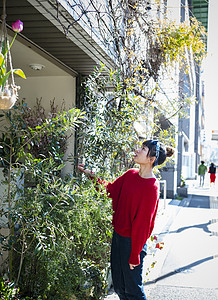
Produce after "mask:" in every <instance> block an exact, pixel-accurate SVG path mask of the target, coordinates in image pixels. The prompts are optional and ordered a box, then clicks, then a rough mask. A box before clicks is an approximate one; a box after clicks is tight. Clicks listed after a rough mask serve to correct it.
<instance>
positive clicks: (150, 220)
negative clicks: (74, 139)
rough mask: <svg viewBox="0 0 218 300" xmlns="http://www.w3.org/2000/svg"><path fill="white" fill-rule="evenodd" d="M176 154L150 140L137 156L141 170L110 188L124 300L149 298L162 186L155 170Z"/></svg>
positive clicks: (115, 261)
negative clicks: (145, 279)
mask: <svg viewBox="0 0 218 300" xmlns="http://www.w3.org/2000/svg"><path fill="white" fill-rule="evenodd" d="M173 153H174V150H173V148H171V147H165V146H164V145H163V144H162V143H160V142H159V141H156V140H147V141H145V142H143V144H142V147H141V149H139V150H136V152H135V156H134V161H135V163H137V164H139V165H140V169H135V168H133V169H130V170H128V171H127V172H125V173H124V174H123V175H122V176H120V177H118V178H117V179H116V180H115V181H114V182H113V183H108V184H107V185H106V189H107V194H108V196H109V197H110V198H112V207H113V211H114V213H113V219H112V224H113V227H114V233H113V238H112V245H111V270H112V281H113V286H114V290H115V292H116V293H117V294H118V296H119V298H120V299H121V300H144V299H146V296H145V293H144V290H143V283H142V270H143V259H144V257H145V255H146V252H147V245H146V241H147V239H148V238H149V237H150V235H151V233H152V230H153V227H154V221H155V217H156V214H157V208H158V202H159V184H158V181H157V179H156V178H155V176H154V173H153V167H155V166H157V165H160V164H162V163H163V162H164V161H165V160H166V158H167V157H170V156H172V155H173ZM78 168H79V170H80V171H81V172H83V173H85V174H86V175H87V176H90V177H93V176H94V175H93V173H91V171H90V170H88V169H84V165H82V164H80V165H79V166H78Z"/></svg>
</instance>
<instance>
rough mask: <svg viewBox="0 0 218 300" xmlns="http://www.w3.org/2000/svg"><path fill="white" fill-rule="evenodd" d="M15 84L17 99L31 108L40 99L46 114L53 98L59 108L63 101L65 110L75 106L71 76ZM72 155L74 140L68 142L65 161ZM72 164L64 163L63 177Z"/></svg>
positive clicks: (34, 78) (42, 78) (32, 78)
mask: <svg viewBox="0 0 218 300" xmlns="http://www.w3.org/2000/svg"><path fill="white" fill-rule="evenodd" d="M16 84H17V85H20V86H21V89H20V91H19V99H23V98H25V99H26V103H27V104H28V106H30V107H33V106H34V105H35V103H36V98H39V99H40V98H42V102H41V103H42V106H43V107H44V108H45V110H46V112H48V111H49V110H50V101H52V100H53V99H54V98H55V103H56V104H57V105H58V106H59V107H60V108H61V104H62V102H63V100H64V102H65V107H66V109H70V108H72V107H74V106H75V99H76V78H75V77H72V76H46V77H39V76H37V77H27V79H26V80H24V79H21V78H16ZM73 153H74V138H73V137H72V138H71V139H69V140H68V149H67V152H66V154H65V159H67V157H68V156H69V155H71V154H73ZM72 170H73V164H72V162H71V163H70V162H67V161H66V166H65V168H64V170H63V175H66V174H69V173H71V172H72Z"/></svg>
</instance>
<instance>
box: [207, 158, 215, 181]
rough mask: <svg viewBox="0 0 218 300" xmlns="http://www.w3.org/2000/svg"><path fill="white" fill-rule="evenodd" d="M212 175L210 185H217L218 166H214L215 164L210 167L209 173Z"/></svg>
mask: <svg viewBox="0 0 218 300" xmlns="http://www.w3.org/2000/svg"><path fill="white" fill-rule="evenodd" d="M208 173H210V185H212V184H213V185H215V180H216V166H215V165H214V163H211V164H210V167H209V172H208Z"/></svg>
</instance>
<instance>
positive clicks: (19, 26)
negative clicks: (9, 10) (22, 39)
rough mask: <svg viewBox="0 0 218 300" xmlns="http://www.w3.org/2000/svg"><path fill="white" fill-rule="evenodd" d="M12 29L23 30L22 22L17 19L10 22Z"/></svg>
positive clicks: (15, 30)
mask: <svg viewBox="0 0 218 300" xmlns="http://www.w3.org/2000/svg"><path fill="white" fill-rule="evenodd" d="M12 29H13V31H14V32H21V31H22V30H23V22H21V21H20V20H17V21H16V22H15V23H13V24H12Z"/></svg>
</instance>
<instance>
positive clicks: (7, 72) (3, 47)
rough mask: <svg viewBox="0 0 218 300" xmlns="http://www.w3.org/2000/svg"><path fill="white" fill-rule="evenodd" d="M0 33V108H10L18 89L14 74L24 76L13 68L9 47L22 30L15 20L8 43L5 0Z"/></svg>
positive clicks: (4, 0) (4, 1) (19, 22)
mask: <svg viewBox="0 0 218 300" xmlns="http://www.w3.org/2000/svg"><path fill="white" fill-rule="evenodd" d="M1 25H2V26H1V35H0V109H10V108H12V106H14V104H15V102H16V100H17V98H18V92H17V91H18V89H19V88H20V87H18V86H16V85H15V81H14V74H16V75H18V76H20V77H22V78H24V79H25V78H26V76H25V74H24V73H23V71H22V70H21V69H13V67H12V58H11V51H10V48H11V46H12V45H13V42H14V40H15V38H16V36H17V34H18V33H19V32H21V31H22V30H23V23H22V22H21V21H20V20H17V21H16V22H15V23H13V24H12V29H13V31H14V32H15V35H14V37H13V39H12V41H11V43H9V39H8V36H7V26H6V0H3V13H2V24H1Z"/></svg>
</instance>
